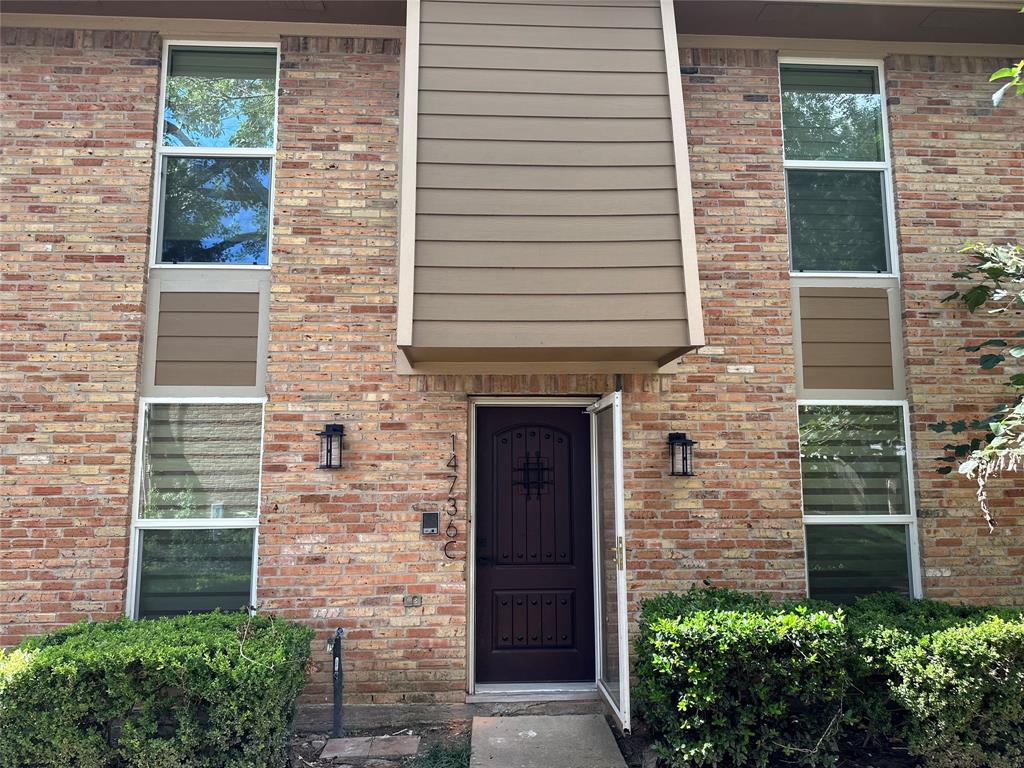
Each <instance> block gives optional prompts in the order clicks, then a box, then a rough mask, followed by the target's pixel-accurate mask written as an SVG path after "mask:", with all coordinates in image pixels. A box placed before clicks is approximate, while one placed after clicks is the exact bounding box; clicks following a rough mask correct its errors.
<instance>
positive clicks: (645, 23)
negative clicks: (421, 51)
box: [421, 2, 661, 29]
mask: <svg viewBox="0 0 1024 768" xmlns="http://www.w3.org/2000/svg"><path fill="white" fill-rule="evenodd" d="M622 5H623V6H625V7H614V6H609V7H605V8H593V7H592V8H587V9H586V12H585V13H581V12H580V11H581V9H580V8H574V7H572V6H564V5H561V6H560V5H553V4H552V5H540V4H532V3H531V4H530V5H525V4H523V3H450V2H427V3H423V6H422V7H423V10H422V12H421V18H422V20H423V21H428V22H455V23H458V22H462V23H465V24H529V25H531V26H545V27H607V28H609V29H661V13H660V11H659V9H658V8H657V7H652V6H647V7H639V8H638V7H636V6H635V5H630V3H623V4H622Z"/></svg>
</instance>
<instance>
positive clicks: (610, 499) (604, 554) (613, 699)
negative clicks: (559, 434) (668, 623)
mask: <svg viewBox="0 0 1024 768" xmlns="http://www.w3.org/2000/svg"><path fill="white" fill-rule="evenodd" d="M587 410H588V412H589V413H590V421H591V430H590V434H591V443H592V447H591V451H592V459H591V466H592V467H593V484H594V491H593V500H594V501H593V504H594V579H595V584H596V587H597V589H596V590H595V602H596V607H597V648H596V650H597V688H598V690H599V691H600V692H601V694H602V695H603V696H604V698H605V700H606V701H607V702H608V705H609V706H610V707H611V708H612V712H613V713H614V714H615V718H616V719H617V720H618V723H619V727H620V728H622V730H623V731H628V730H629V729H630V725H629V634H628V624H627V616H626V521H625V508H624V498H623V473H622V395H621V393H619V392H614V393H612V394H610V395H606V396H605V397H603V398H601V399H600V400H599V401H597V402H596V403H594V405H592V406H591V407H590V408H588V409H587Z"/></svg>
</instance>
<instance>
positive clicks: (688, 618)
mask: <svg viewBox="0 0 1024 768" xmlns="http://www.w3.org/2000/svg"><path fill="white" fill-rule="evenodd" d="M847 611H848V613H844V612H843V610H840V609H839V608H837V607H835V606H832V605H830V604H828V603H823V602H821V601H814V602H811V601H805V602H803V603H790V604H773V603H772V602H771V601H770V600H769V599H768V598H766V597H764V596H757V595H749V594H744V593H738V592H733V591H731V590H722V589H710V590H708V589H700V590H691V591H690V592H688V593H686V594H684V595H662V596H660V597H657V598H654V599H652V600H648V601H645V602H644V603H643V606H642V610H641V617H640V631H639V638H638V643H637V655H638V659H637V669H636V672H637V678H638V681H637V688H636V696H637V699H638V713H639V714H640V715H641V717H643V718H644V719H645V720H646V721H647V723H648V725H649V726H650V727H651V730H652V732H653V735H654V737H655V739H656V742H657V747H656V748H657V750H658V751H659V753H660V754H661V755H662V756H663V757H664V758H666V760H667V762H668V764H669V765H670V766H674V767H676V768H684V767H685V768H690V767H691V766H765V765H769V764H773V761H774V760H775V759H776V758H780V759H779V760H778V763H779V764H794V763H795V764H804V765H830V764H832V763H833V762H834V761H835V755H834V748H835V736H836V735H837V734H836V726H841V727H842V728H845V729H848V731H850V733H849V734H848V735H850V736H851V740H852V741H855V742H857V743H860V742H862V741H863V740H864V737H865V736H867V737H872V736H873V737H875V738H877V739H891V740H894V741H897V742H900V743H903V744H905V745H906V747H907V748H908V749H909V751H910V753H911V754H913V755H917V756H920V757H921V758H923V760H924V764H925V765H926V766H927V767H928V768H1024V616H1022V614H1021V609H1020V608H991V607H981V606H963V605H949V604H946V603H941V602H936V601H930V600H908V599H906V598H903V597H899V596H897V595H891V594H884V595H873V596H871V597H868V598H864V599H862V600H859V601H857V602H856V603H855V604H854V605H852V606H849V607H848V608H847ZM837 713H838V717H837ZM854 731H856V733H853V732H854ZM865 732H866V733H865Z"/></svg>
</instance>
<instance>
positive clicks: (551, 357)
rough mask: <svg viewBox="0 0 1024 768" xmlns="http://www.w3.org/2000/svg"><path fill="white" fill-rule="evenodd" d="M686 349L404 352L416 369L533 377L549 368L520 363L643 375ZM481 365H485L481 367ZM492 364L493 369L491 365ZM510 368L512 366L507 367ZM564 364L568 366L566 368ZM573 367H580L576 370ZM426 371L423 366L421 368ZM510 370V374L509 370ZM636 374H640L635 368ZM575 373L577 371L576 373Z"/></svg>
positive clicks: (429, 349)
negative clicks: (628, 369)
mask: <svg viewBox="0 0 1024 768" xmlns="http://www.w3.org/2000/svg"><path fill="white" fill-rule="evenodd" d="M687 349H689V347H679V346H671V347H636V346H632V347H485V346H480V347H416V348H415V349H411V350H408V351H407V354H408V355H409V359H410V360H411V361H412V362H413V363H414V364H415V365H417V366H419V365H421V364H432V363H433V364H437V365H436V368H437V369H438V370H443V371H458V372H462V373H495V372H501V373H519V374H521V373H524V372H526V373H534V372H540V371H545V370H546V371H548V372H549V371H550V370H551V369H550V367H547V368H542V367H541V366H538V368H532V367H529V366H519V365H517V364H520V363H542V364H545V366H550V364H552V363H553V364H556V365H557V366H558V370H562V369H563V368H562V367H563V366H566V368H568V369H570V370H572V369H574V368H577V367H578V368H580V369H582V370H585V371H594V372H596V371H600V372H602V373H611V372H613V371H620V372H621V371H623V368H622V367H619V366H621V365H623V363H626V364H645V365H644V366H643V367H644V368H646V372H649V373H654V372H656V370H657V366H658V365H659V363H657V362H656V361H658V360H661V359H663V358H664V359H665V361H669V360H672V359H674V358H677V357H679V356H680V355H681V354H683V353H684V352H686V351H687ZM463 363H467V364H471V365H472V366H473V368H474V370H470V371H467V370H466V369H464V368H460V367H459V366H460V364H463ZM481 363H484V364H486V365H484V366H481V365H480V364H481ZM491 363H494V364H495V365H493V366H492V365H490V364H491ZM509 364H511V366H510V365H509ZM566 364H569V365H568V366H567V365H566ZM576 364H581V365H579V366H577V365H576ZM424 367H426V366H424ZM510 369H511V370H510ZM637 370H642V368H641V366H640V365H637ZM577 372H578V371H577Z"/></svg>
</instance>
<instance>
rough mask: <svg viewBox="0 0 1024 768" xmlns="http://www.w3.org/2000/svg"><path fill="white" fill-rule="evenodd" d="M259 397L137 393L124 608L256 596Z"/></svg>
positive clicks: (170, 609)
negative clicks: (198, 396) (129, 549)
mask: <svg viewBox="0 0 1024 768" xmlns="http://www.w3.org/2000/svg"><path fill="white" fill-rule="evenodd" d="M264 402H265V398H230V399H229V398H142V401H141V405H140V411H139V427H138V442H137V446H138V448H137V455H136V466H135V490H134V501H133V510H132V527H131V554H130V557H129V578H128V597H127V605H126V613H127V614H128V615H129V616H131V617H133V618H149V617H154V616H169V615H176V614H182V613H198V612H202V611H209V610H213V609H217V608H219V609H221V610H225V611H232V610H237V609H239V608H242V607H244V606H247V605H252V604H254V603H255V601H256V552H257V537H258V527H259V503H260V471H261V465H262V452H263V405H264Z"/></svg>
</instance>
